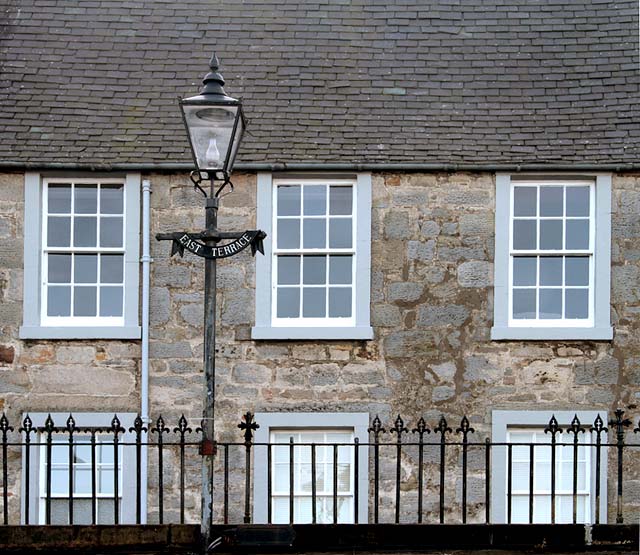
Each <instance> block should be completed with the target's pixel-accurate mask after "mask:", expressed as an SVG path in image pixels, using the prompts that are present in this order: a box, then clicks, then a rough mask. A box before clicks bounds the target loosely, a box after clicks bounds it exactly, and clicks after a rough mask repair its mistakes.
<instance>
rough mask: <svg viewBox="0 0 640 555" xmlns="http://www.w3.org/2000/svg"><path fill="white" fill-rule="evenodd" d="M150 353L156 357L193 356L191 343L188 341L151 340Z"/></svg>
mask: <svg viewBox="0 0 640 555" xmlns="http://www.w3.org/2000/svg"><path fill="white" fill-rule="evenodd" d="M149 355H150V356H151V357H154V358H191V356H192V355H193V353H192V351H191V345H189V343H187V342H186V341H173V342H166V341H151V342H150V344H149Z"/></svg>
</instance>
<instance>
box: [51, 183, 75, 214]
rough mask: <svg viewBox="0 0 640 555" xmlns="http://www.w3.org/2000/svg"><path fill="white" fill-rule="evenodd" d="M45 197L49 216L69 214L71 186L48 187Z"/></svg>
mask: <svg viewBox="0 0 640 555" xmlns="http://www.w3.org/2000/svg"><path fill="white" fill-rule="evenodd" d="M47 197H48V198H47V200H48V205H49V206H48V210H49V214H70V213H71V185H49V186H48V187H47Z"/></svg>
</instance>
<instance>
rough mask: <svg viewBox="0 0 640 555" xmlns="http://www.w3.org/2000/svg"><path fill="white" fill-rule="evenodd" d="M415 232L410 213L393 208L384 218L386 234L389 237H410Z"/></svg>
mask: <svg viewBox="0 0 640 555" xmlns="http://www.w3.org/2000/svg"><path fill="white" fill-rule="evenodd" d="M412 234H413V224H412V222H411V218H410V216H409V213H408V212H406V211H400V210H393V211H390V212H387V214H386V216H385V218H384V236H385V237H386V238H387V239H405V240H406V239H409V238H410V237H411V236H412Z"/></svg>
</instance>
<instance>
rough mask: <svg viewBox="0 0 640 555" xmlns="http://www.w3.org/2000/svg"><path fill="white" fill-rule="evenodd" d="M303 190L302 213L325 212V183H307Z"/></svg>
mask: <svg viewBox="0 0 640 555" xmlns="http://www.w3.org/2000/svg"><path fill="white" fill-rule="evenodd" d="M303 191H304V213H305V215H307V216H320V215H323V214H326V213H327V188H326V186H325V185H309V186H307V187H304V188H303Z"/></svg>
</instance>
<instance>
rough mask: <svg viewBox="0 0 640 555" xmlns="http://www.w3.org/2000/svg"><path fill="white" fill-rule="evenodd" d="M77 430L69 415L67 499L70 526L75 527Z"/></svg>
mask: <svg viewBox="0 0 640 555" xmlns="http://www.w3.org/2000/svg"><path fill="white" fill-rule="evenodd" d="M74 428H75V422H74V421H73V417H72V416H71V415H69V418H68V420H67V431H68V432H69V439H68V442H67V443H68V444H67V454H68V457H69V469H68V472H69V474H68V480H69V483H68V487H69V497H68V499H67V502H68V511H69V515H68V516H69V524H70V525H73V462H74V461H73V430H74Z"/></svg>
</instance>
